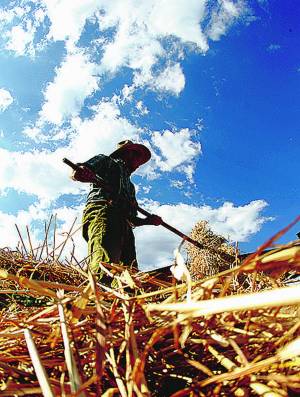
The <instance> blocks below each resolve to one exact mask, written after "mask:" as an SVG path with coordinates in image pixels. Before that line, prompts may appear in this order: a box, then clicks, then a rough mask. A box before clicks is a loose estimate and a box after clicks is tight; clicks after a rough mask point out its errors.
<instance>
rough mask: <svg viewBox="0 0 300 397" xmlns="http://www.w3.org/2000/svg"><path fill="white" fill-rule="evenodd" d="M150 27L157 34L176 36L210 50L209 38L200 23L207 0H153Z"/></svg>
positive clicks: (200, 48)
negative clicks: (187, 0)
mask: <svg viewBox="0 0 300 397" xmlns="http://www.w3.org/2000/svg"><path fill="white" fill-rule="evenodd" d="M152 3H153V5H152V10H151V13H150V15H149V29H150V32H153V33H154V34H155V35H157V36H175V37H178V38H179V39H180V40H182V41H183V42H186V43H189V42H190V43H194V44H195V45H196V46H197V47H198V48H199V50H201V51H202V52H206V51H207V50H208V44H207V39H206V37H205V35H204V34H203V32H202V30H201V26H200V23H201V22H202V21H203V19H204V17H205V12H206V9H205V8H206V5H207V2H206V1H205V0H202V1H199V0H189V2H188V4H187V2H186V0H176V1H173V0H159V1H154V2H152Z"/></svg>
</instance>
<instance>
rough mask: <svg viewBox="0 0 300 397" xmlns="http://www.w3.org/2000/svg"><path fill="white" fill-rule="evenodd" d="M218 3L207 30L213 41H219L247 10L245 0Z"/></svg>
mask: <svg viewBox="0 0 300 397" xmlns="http://www.w3.org/2000/svg"><path fill="white" fill-rule="evenodd" d="M218 3H219V4H218V6H217V7H215V8H214V10H213V12H212V16H211V20H210V23H209V27H208V29H207V35H208V37H209V38H210V39H212V40H219V39H220V37H221V36H223V35H224V34H225V33H226V31H227V30H228V28H229V27H230V26H231V25H232V24H233V23H234V22H235V21H236V20H237V19H238V17H240V16H241V15H242V14H243V13H245V12H246V10H247V7H246V5H245V1H244V0H238V1H231V0H219V1H218Z"/></svg>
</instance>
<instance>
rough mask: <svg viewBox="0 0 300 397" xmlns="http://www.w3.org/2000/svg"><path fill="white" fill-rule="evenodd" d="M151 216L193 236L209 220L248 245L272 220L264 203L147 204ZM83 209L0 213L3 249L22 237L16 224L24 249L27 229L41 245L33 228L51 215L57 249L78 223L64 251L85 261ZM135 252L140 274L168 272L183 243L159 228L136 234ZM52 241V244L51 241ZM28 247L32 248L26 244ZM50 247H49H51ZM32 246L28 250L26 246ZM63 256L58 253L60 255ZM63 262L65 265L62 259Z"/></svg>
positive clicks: (43, 206) (42, 204)
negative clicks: (198, 224)
mask: <svg viewBox="0 0 300 397" xmlns="http://www.w3.org/2000/svg"><path fill="white" fill-rule="evenodd" d="M144 205H145V208H147V210H149V211H150V212H153V213H156V214H158V215H160V216H161V217H162V218H163V219H164V221H165V222H167V223H169V224H170V225H172V226H174V227H175V228H177V229H178V230H181V231H182V232H183V233H185V234H189V233H190V231H191V230H192V228H193V226H194V225H195V223H196V222H198V221H200V220H207V221H208V222H209V224H210V226H211V228H212V229H213V230H214V231H215V232H216V233H219V234H221V235H223V236H224V237H225V238H230V239H231V240H232V241H239V242H242V241H246V240H247V239H249V238H250V237H251V235H252V234H254V233H256V232H257V231H259V230H260V228H261V227H262V225H263V224H264V223H265V222H267V221H269V220H271V218H266V217H264V216H262V215H261V212H262V211H263V209H264V208H265V207H266V206H267V203H266V202H265V201H264V200H256V201H252V202H250V203H249V204H246V205H244V206H234V205H233V204H232V203H224V204H223V205H222V206H220V207H219V208H212V207H209V206H200V207H196V206H193V205H187V204H182V203H178V204H176V205H169V204H164V205H160V204H159V203H158V202H148V203H144ZM82 210H83V206H82V205H81V206H75V207H60V208H56V209H55V208H54V209H53V208H52V210H51V211H50V206H49V203H48V202H47V201H43V200H41V201H39V202H37V203H36V204H34V205H31V206H30V207H29V209H28V210H27V211H23V210H21V211H19V212H18V214H17V215H9V214H5V213H3V212H1V211H0V246H2V247H4V246H9V247H13V248H14V247H16V245H17V243H18V241H19V237H18V234H17V232H16V228H15V224H17V225H18V227H19V229H20V230H21V232H22V235H23V237H24V240H25V243H26V226H29V229H30V230H31V232H30V234H31V239H32V242H33V246H34V247H37V246H38V245H39V244H40V243H41V242H42V241H43V237H44V236H43V234H41V233H40V232H39V231H38V229H37V228H36V227H34V226H33V225H34V222H36V221H39V222H41V221H42V222H48V221H49V219H50V214H51V213H54V214H56V221H57V235H56V246H58V245H59V244H60V243H61V242H62V241H64V239H65V238H66V235H67V232H69V231H70V228H71V226H72V224H73V223H74V221H75V220H76V219H77V220H76V222H75V224H74V227H73V229H72V231H74V232H75V231H76V232H75V233H74V235H73V236H72V238H71V239H70V240H69V243H68V245H67V247H66V250H65V251H64V254H63V257H64V255H69V253H70V252H72V251H73V250H74V254H75V257H76V259H77V260H79V261H80V260H83V259H84V258H85V257H86V255H87V245H86V243H85V241H84V240H83V238H82V236H81V215H82ZM134 233H135V236H136V247H137V255H138V262H139V268H140V270H149V269H154V268H159V267H163V266H168V265H170V264H172V261H173V251H174V249H175V248H176V247H178V245H179V243H180V241H181V239H180V237H178V236H177V235H175V234H173V233H171V232H170V231H168V230H167V229H165V228H163V227H161V226H158V227H156V226H150V225H149V226H142V227H139V228H136V229H135V231H134ZM50 240H51V239H50ZM26 244H28V243H26ZM51 244H52V241H50V245H51ZM27 246H28V245H27ZM59 251H60V250H57V252H56V253H58V252H59ZM63 257H62V259H63Z"/></svg>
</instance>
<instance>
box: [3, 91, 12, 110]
mask: <svg viewBox="0 0 300 397" xmlns="http://www.w3.org/2000/svg"><path fill="white" fill-rule="evenodd" d="M13 101H14V100H13V97H12V96H11V93H10V92H9V91H7V90H5V89H4V88H0V112H4V110H6V109H7V108H8V107H9V106H10V105H11V104H12V103H13Z"/></svg>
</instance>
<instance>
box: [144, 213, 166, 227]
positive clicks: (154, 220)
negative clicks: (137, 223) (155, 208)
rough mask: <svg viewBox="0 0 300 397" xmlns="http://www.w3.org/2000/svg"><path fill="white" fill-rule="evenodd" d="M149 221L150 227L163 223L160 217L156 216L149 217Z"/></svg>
mask: <svg viewBox="0 0 300 397" xmlns="http://www.w3.org/2000/svg"><path fill="white" fill-rule="evenodd" d="M147 220H148V222H149V225H154V226H159V225H161V224H162V222H163V220H162V219H161V217H160V216H158V215H154V214H152V215H150V216H148V217H147Z"/></svg>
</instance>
